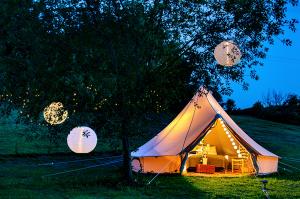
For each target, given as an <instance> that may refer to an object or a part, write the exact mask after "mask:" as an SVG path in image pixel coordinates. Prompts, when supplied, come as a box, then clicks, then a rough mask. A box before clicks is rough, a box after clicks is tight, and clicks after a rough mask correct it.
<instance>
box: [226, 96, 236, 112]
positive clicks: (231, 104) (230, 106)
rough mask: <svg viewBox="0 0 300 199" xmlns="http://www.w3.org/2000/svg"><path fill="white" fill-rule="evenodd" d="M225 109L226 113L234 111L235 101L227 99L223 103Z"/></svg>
mask: <svg viewBox="0 0 300 199" xmlns="http://www.w3.org/2000/svg"><path fill="white" fill-rule="evenodd" d="M225 108H226V111H228V112H232V111H234V110H236V104H235V101H234V100H233V99H228V100H227V101H226V102H225Z"/></svg>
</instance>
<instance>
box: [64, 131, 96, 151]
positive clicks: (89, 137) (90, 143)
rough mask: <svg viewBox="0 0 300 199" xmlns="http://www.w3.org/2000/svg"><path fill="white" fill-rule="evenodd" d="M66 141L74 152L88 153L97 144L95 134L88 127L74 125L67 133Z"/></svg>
mask: <svg viewBox="0 0 300 199" xmlns="http://www.w3.org/2000/svg"><path fill="white" fill-rule="evenodd" d="M67 143H68V146H69V148H70V149H71V150H72V151H73V152H75V153H89V152H91V151H93V150H94V148H95V147H96V145H97V135H96V133H95V131H93V130H92V129H91V128H89V127H85V126H83V127H76V128H74V129H72V130H71V132H70V133H69V135H68V137H67Z"/></svg>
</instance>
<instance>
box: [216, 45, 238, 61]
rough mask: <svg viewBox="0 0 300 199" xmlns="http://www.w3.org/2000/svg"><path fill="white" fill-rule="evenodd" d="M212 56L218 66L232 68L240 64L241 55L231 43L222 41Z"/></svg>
mask: <svg viewBox="0 0 300 199" xmlns="http://www.w3.org/2000/svg"><path fill="white" fill-rule="evenodd" d="M214 56H215V59H216V60H217V62H218V64H220V65H222V66H233V65H236V64H238V63H239V62H240V59H241V57H242V53H241V51H240V49H239V48H238V47H237V45H236V44H235V43H234V42H233V41H223V42H221V43H220V44H219V45H217V46H216V48H215V50H214Z"/></svg>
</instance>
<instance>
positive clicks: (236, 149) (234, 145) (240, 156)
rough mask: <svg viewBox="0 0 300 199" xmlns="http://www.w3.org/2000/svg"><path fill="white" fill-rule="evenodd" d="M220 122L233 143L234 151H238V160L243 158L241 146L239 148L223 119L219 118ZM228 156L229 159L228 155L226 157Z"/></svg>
mask: <svg viewBox="0 0 300 199" xmlns="http://www.w3.org/2000/svg"><path fill="white" fill-rule="evenodd" d="M219 120H220V123H221V126H222V127H223V130H224V132H225V133H226V135H227V137H228V139H229V141H230V142H231V145H232V147H233V149H234V150H235V151H236V153H237V156H238V158H242V157H243V155H242V154H241V150H240V145H239V146H237V144H236V142H235V139H234V137H233V136H232V135H231V134H230V131H229V130H228V129H227V127H226V125H225V123H224V121H223V120H222V119H221V118H219ZM226 156H227V158H228V155H226ZM227 158H226V159H227Z"/></svg>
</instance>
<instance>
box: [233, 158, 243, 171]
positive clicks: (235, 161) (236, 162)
mask: <svg viewBox="0 0 300 199" xmlns="http://www.w3.org/2000/svg"><path fill="white" fill-rule="evenodd" d="M244 165H245V162H244V159H242V158H232V159H231V169H232V173H233V170H234V167H235V166H239V167H240V168H241V171H242V173H244Z"/></svg>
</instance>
